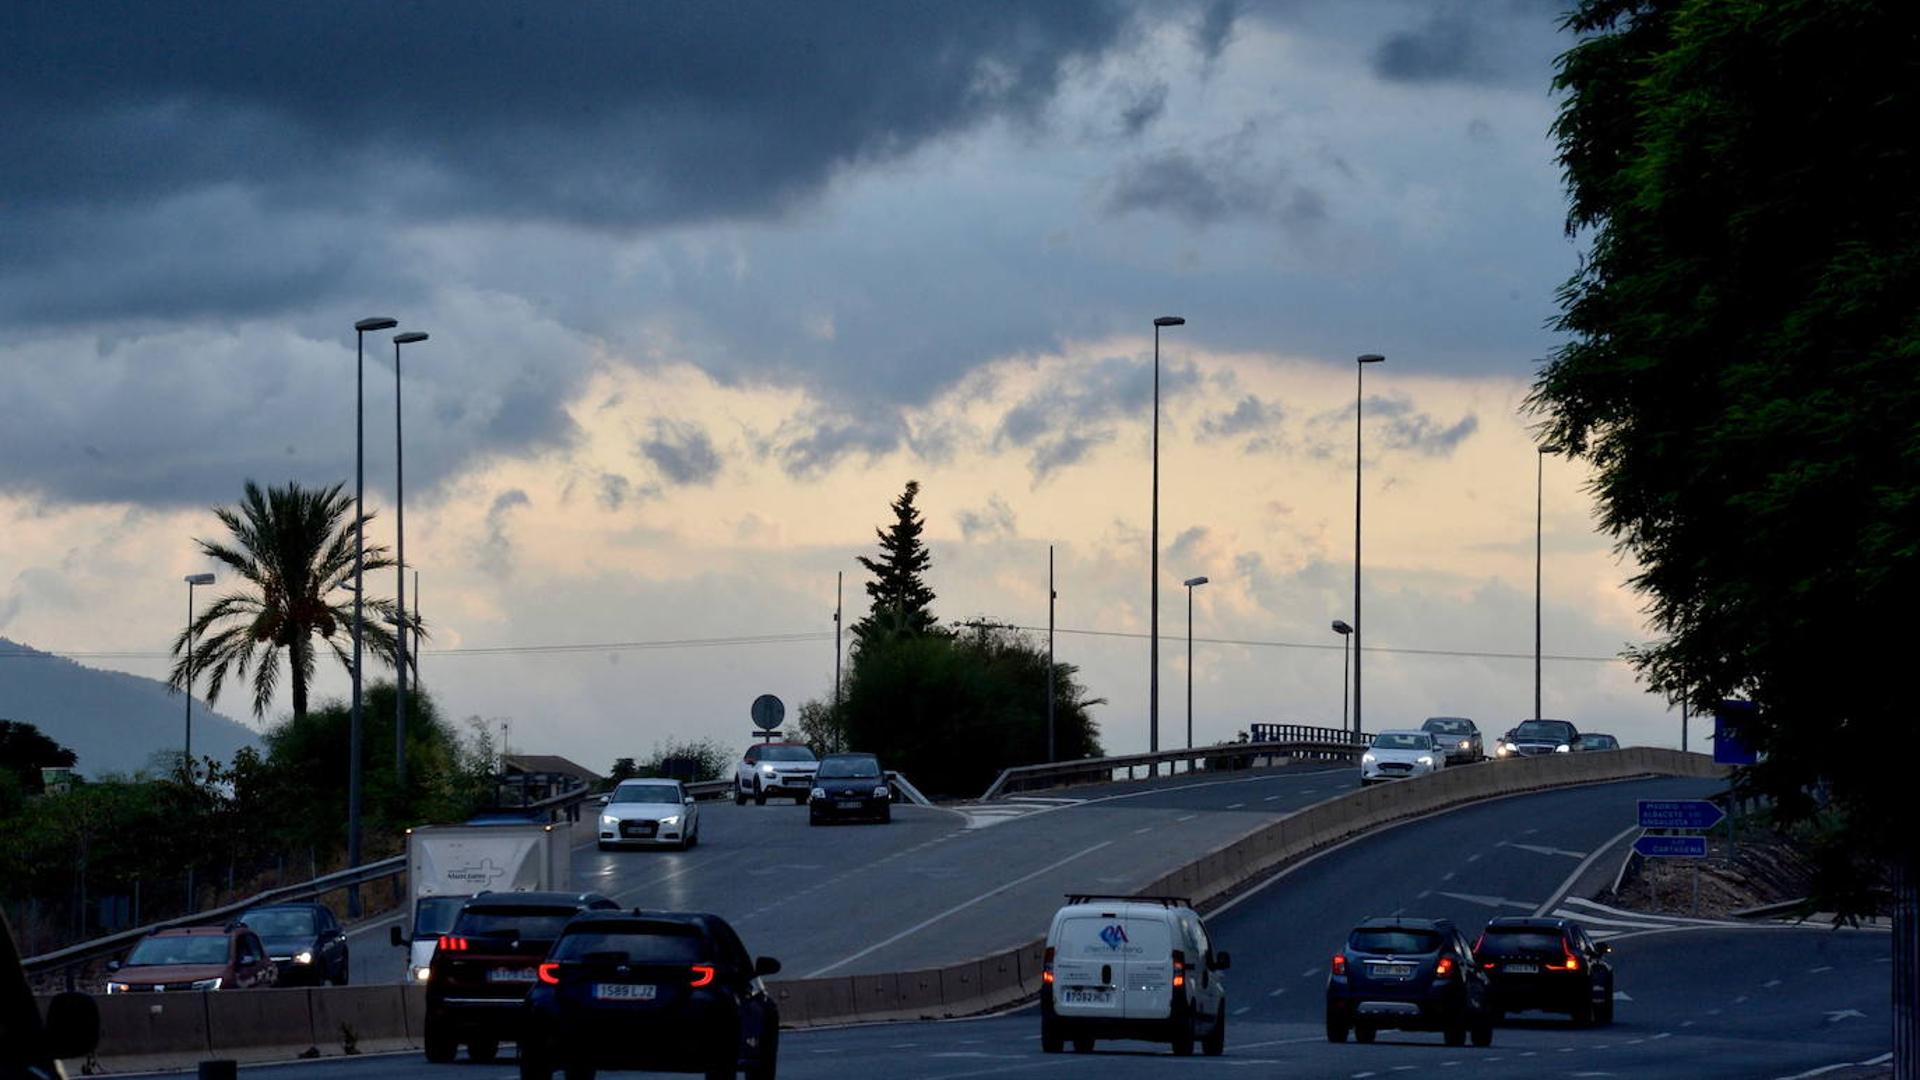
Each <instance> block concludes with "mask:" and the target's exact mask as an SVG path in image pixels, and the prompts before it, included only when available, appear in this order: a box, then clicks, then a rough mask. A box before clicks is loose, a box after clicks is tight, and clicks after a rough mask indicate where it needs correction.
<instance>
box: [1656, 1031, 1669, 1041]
mask: <svg viewBox="0 0 1920 1080" xmlns="http://www.w3.org/2000/svg"><path fill="white" fill-rule="evenodd" d="M1654 1038H1656V1039H1671V1038H1673V1032H1671V1031H1663V1032H1661V1033H1660V1034H1658V1035H1655V1036H1654Z"/></svg>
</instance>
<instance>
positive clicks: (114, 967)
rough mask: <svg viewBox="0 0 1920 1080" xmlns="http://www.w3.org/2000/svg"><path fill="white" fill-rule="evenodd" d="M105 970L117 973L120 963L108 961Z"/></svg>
mask: <svg viewBox="0 0 1920 1080" xmlns="http://www.w3.org/2000/svg"><path fill="white" fill-rule="evenodd" d="M107 970H108V971H119V970H120V961H118V960H109V961H107Z"/></svg>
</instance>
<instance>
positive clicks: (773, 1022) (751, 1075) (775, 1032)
mask: <svg viewBox="0 0 1920 1080" xmlns="http://www.w3.org/2000/svg"><path fill="white" fill-rule="evenodd" d="M769 1024H770V1026H771V1027H772V1031H771V1032H769V1033H768V1034H765V1035H762V1036H761V1037H760V1056H759V1057H758V1058H755V1059H754V1062H753V1064H752V1065H750V1066H748V1067H747V1080H774V1072H775V1071H776V1070H777V1069H778V1068H779V1065H780V1027H779V1017H778V1016H776V1015H772V1014H769Z"/></svg>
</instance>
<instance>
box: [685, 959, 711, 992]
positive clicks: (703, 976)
mask: <svg viewBox="0 0 1920 1080" xmlns="http://www.w3.org/2000/svg"><path fill="white" fill-rule="evenodd" d="M688 971H689V972H691V973H692V976H693V977H692V978H691V979H690V980H689V981H688V982H687V985H688V986H694V987H699V986H706V985H708V984H709V983H711V982H713V965H712V964H694V965H693V966H692V967H691V968H689V969H688Z"/></svg>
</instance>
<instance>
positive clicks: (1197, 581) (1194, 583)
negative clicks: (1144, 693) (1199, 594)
mask: <svg viewBox="0 0 1920 1080" xmlns="http://www.w3.org/2000/svg"><path fill="white" fill-rule="evenodd" d="M1206 583H1207V579H1206V576H1205V575H1204V574H1203V575H1201V576H1200V577H1190V578H1188V579H1187V580H1185V581H1183V582H1181V583H1180V584H1182V585H1185V586H1186V587H1187V749H1189V750H1191V749H1193V590H1194V589H1196V588H1198V587H1200V586H1202V585H1205V584H1206Z"/></svg>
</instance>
